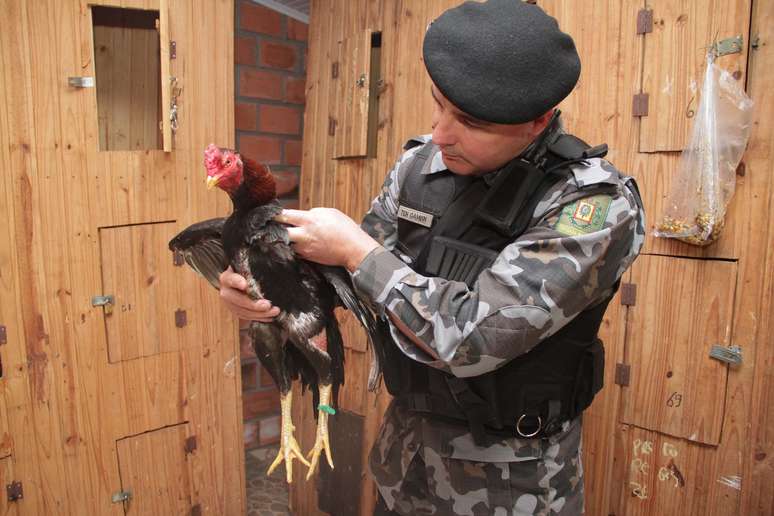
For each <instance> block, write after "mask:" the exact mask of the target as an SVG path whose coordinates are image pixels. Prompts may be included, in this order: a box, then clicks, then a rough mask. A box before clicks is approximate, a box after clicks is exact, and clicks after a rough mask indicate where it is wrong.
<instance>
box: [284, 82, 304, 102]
mask: <svg viewBox="0 0 774 516" xmlns="http://www.w3.org/2000/svg"><path fill="white" fill-rule="evenodd" d="M285 100H286V101H288V102H293V103H296V104H303V103H304V102H306V79H305V78H304V77H288V78H287V81H286V82H285Z"/></svg>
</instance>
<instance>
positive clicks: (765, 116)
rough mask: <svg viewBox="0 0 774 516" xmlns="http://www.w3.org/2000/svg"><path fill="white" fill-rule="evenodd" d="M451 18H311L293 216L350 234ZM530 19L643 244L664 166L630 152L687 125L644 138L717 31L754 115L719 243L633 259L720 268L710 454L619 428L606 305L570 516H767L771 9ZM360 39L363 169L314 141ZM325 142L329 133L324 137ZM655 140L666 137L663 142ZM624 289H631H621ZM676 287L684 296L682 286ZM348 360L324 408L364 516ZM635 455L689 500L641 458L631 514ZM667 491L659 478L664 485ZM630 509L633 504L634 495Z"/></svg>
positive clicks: (621, 11)
mask: <svg viewBox="0 0 774 516" xmlns="http://www.w3.org/2000/svg"><path fill="white" fill-rule="evenodd" d="M457 3H458V2H457V1H454V0H430V1H427V2H413V1H408V0H405V1H401V0H373V1H369V2H358V3H355V4H353V3H351V2H346V1H344V0H328V1H313V2H312V16H311V23H310V39H309V62H308V78H307V105H306V112H305V139H304V155H303V164H302V176H301V190H300V201H301V205H302V207H306V208H309V207H313V206H335V207H337V208H339V209H341V210H342V211H344V212H346V213H348V214H349V215H350V216H352V217H354V218H356V219H359V218H360V217H362V215H363V213H364V212H365V211H366V210H367V208H368V206H369V204H370V200H371V199H372V198H373V197H374V196H375V195H376V193H377V192H378V189H379V188H380V185H381V182H382V180H383V178H384V175H385V174H386V172H387V171H388V170H389V169H390V168H391V166H392V164H393V162H394V160H395V159H396V158H397V157H398V155H399V153H400V147H401V145H402V144H403V142H404V141H405V140H406V139H407V138H408V137H410V136H412V135H416V134H422V133H427V132H429V131H430V126H429V120H430V112H431V107H432V106H431V98H430V95H429V91H428V90H429V88H430V82H429V80H428V78H427V76H426V72H425V70H424V67H423V65H422V60H421V43H422V38H423V35H424V31H425V27H426V26H427V23H428V22H429V21H430V20H431V19H432V18H434V17H435V16H437V15H438V14H439V13H440V12H442V11H443V10H444V9H445V8H447V7H450V6H453V5H456V4H457ZM538 3H539V4H540V5H541V6H543V7H544V8H545V9H546V10H547V11H548V12H550V13H552V14H553V15H554V16H556V17H557V18H558V19H559V22H560V26H561V27H562V28H563V29H564V30H566V31H567V32H569V33H571V34H572V35H573V37H574V39H575V41H576V45H577V46H578V49H579V52H580V54H581V58H582V61H583V71H582V74H581V79H580V82H579V84H578V87H577V88H576V90H575V92H574V93H573V94H572V95H571V96H570V97H569V98H568V99H567V100H566V101H565V102H564V103H563V104H562V106H561V108H562V109H563V112H564V119H565V123H566V125H567V127H568V128H569V129H570V130H571V131H573V132H574V133H576V134H577V135H578V136H580V137H582V138H584V139H586V140H587V141H589V142H590V143H592V144H596V143H600V142H607V143H608V144H609V145H610V154H609V159H610V160H611V161H612V162H613V163H615V164H616V165H617V166H618V167H619V168H620V169H622V170H624V171H626V172H627V173H628V174H630V175H633V176H634V177H635V178H636V179H637V181H638V183H639V185H640V188H641V190H642V193H643V197H644V202H645V205H646V211H647V213H648V221H647V222H648V230H649V231H650V230H652V228H653V226H654V225H655V223H656V222H657V221H658V218H659V215H660V213H662V208H663V205H664V202H665V198H666V194H667V193H668V192H669V191H670V188H671V183H672V178H673V176H674V171H675V170H676V166H677V162H678V159H679V153H678V152H673V151H672V152H645V151H651V150H657V148H656V147H654V148H650V146H651V144H650V143H648V144H647V145H646V146H645V147H642V145H643V144H642V142H643V141H644V142H646V143H647V142H657V141H661V140H662V139H663V141H665V142H670V143H669V144H668V146H669V147H670V148H671V147H675V146H679V145H682V143H681V142H683V141H684V139H685V134H686V132H687V131H688V130H689V126H690V124H689V123H688V124H686V123H685V120H683V119H681V120H675V122H676V123H675V124H674V125H673V126H671V127H667V128H666V129H664V128H663V127H661V126H660V125H657V124H658V123H663V122H664V120H663V118H665V117H669V116H676V115H675V114H676V113H677V114H680V116H682V117H686V116H687V115H686V113H687V111H686V109H685V105H684V104H685V102H688V101H692V102H696V101H697V99H688V98H684V97H685V91H688V90H689V88H690V83H691V80H692V79H694V80H696V82H697V83H698V86H699V87H700V84H701V73H702V71H703V62H704V57H703V56H704V51H705V49H706V47H707V46H708V45H709V44H710V42H711V41H707V38H715V37H717V38H718V39H722V38H724V37H728V36H731V35H733V34H731V33H729V31H730V32H733V33H734V34H735V33H737V32H738V33H740V34H742V36H743V38H744V42H745V44H744V49H743V52H742V53H741V54H740V55H735V56H727V57H725V58H722V60H721V61H720V64H721V65H722V66H724V67H726V68H728V69H730V70H731V71H732V72H738V73H737V76H738V77H739V80H740V81H743V82H745V83H746V84H747V89H748V92H749V94H750V95H751V97H752V98H753V99H754V100H755V102H756V113H755V125H754V130H753V134H752V137H751V141H750V144H749V146H748V151H747V153H746V155H745V158H744V162H745V164H746V167H745V173H744V175H743V176H740V177H738V181H737V192H736V195H735V197H734V200H733V202H732V205H731V206H730V208H729V213H728V215H727V227H726V230H725V233H724V235H723V236H722V237H721V239H720V240H719V241H718V242H717V243H715V244H713V245H711V246H709V247H706V248H698V247H691V246H689V245H686V244H683V243H680V242H676V241H668V240H662V239H655V238H653V237H652V236H650V235H649V236H648V238H647V241H646V245H645V249H644V254H646V255H656V257H662V256H663V257H684V258H682V259H685V258H694V259H697V260H696V261H695V263H694V264H693V266H695V267H697V268H698V270H700V271H701V273H702V274H707V273H708V272H710V271H711V269H712V265H713V264H714V263H715V262H714V261H713V260H721V262H719V263H720V264H721V266H722V263H723V261H731V262H733V264H734V265H735V267H736V273H735V274H736V276H735V278H736V280H735V281H736V283H735V285H727V290H728V291H730V292H735V295H734V297H733V299H730V300H728V301H729V302H731V303H733V308H732V315H731V319H730V322H729V325H730V326H729V327H728V328H724V329H723V330H722V332H721V333H722V334H724V335H730V338H731V342H732V343H733V344H736V345H739V346H741V347H742V348H743V350H744V364H743V366H742V367H739V368H733V369H729V370H728V374H727V385H726V387H725V390H723V392H722V395H723V396H724V397H725V403H724V406H723V407H722V408H720V409H719V408H718V407H715V408H714V409H713V411H715V412H713V414H715V415H714V416H713V417H718V415H720V416H722V423H721V426H720V433H719V435H720V443H719V445H718V446H717V447H706V449H703V448H699V447H697V445H694V444H690V443H689V441H687V440H684V439H678V438H667V437H665V435H664V434H661V433H659V432H648V431H645V430H642V429H640V428H637V427H636V426H632V425H627V424H622V422H623V419H622V418H623V411H624V409H625V407H626V405H625V403H626V396H624V394H628V393H627V391H626V390H625V389H626V388H622V387H620V386H618V385H616V384H615V382H614V372H615V367H614V366H615V364H616V363H625V362H627V360H632V359H634V358H635V357H636V356H637V355H636V354H633V353H632V350H631V347H630V344H629V340H627V333H626V332H627V316H628V312H627V309H626V307H623V306H621V304H620V302H619V300H618V299H616V300H614V301H613V302H612V303H611V306H610V308H609V309H608V312H607V313H606V315H605V319H604V321H603V326H602V330H601V334H602V337H603V339H604V340H605V342H606V347H607V357H608V361H607V364H608V368H607V370H606V378H605V385H606V387H605V389H604V390H603V391H602V393H601V394H600V396H598V398H597V399H596V400H595V403H594V405H593V406H592V407H591V409H590V410H588V411H587V412H586V414H585V416H584V418H585V435H584V462H585V464H584V466H585V467H584V469H585V471H586V499H587V503H586V510H587V514H594V515H597V514H600V515H606V514H611V515H612V514H616V515H618V516H621V515H626V514H650V515H656V514H663V513H665V512H664V511H667V512H669V513H673V512H674V513H683V512H685V513H688V514H696V515H699V514H701V515H704V514H716V515H731V514H749V515H763V514H771V513H772V512H774V493H773V492H772V490H771V487H770V486H771V485H772V484H773V483H774V467H773V465H774V458H772V457H773V455H772V454H773V453H774V449H772V447H773V445H772V438H774V430H772V428H774V424H772V418H774V411H772V401H771V400H772V394H771V393H772V388H773V387H774V379H773V378H772V373H771V372H770V371H771V365H772V361H773V360H774V351H772V347H771V346H768V345H767V344H768V342H767V340H768V335H767V329H768V325H769V324H771V323H772V317H773V316H774V302H773V301H772V296H774V282H772V277H774V270H772V260H773V259H774V258H773V257H772V252H774V251H771V249H772V248H773V246H772V245H771V244H772V243H773V242H774V225H772V224H770V223H769V220H770V218H771V217H770V213H769V209H770V206H771V205H772V196H773V195H774V188H772V185H771V180H770V179H769V176H770V171H771V168H772V163H771V159H772V158H771V156H772V154H771V148H772V143H773V140H774V131H773V129H774V126H772V122H771V120H772V119H774V102H772V100H773V99H772V98H771V91H770V88H767V86H766V85H767V84H768V83H769V81H770V79H771V78H770V75H771V73H772V72H771V69H772V65H774V50H772V42H774V28H773V27H774V4H772V3H771V2H763V1H757V0H735V1H734V2H731V3H727V2H726V3H721V4H722V5H720V4H718V5H719V7H718V8H717V9H715V10H713V9H709V8H706V7H704V3H703V2H699V1H698V0H685V1H681V2H666V1H661V0H624V1H620V0H593V1H592V0H585V1H583V2H577V1H570V0H539V1H538ZM667 4H669V5H667ZM644 8H649V9H652V10H653V11H654V18H655V23H654V26H655V27H654V32H653V33H651V34H647V35H638V34H636V30H635V29H636V25H637V15H638V12H639V11H640V10H641V9H644ZM718 9H719V10H718ZM367 29H370V30H374V31H381V33H382V51H381V54H382V61H381V68H382V75H381V76H382V78H383V80H384V88H383V91H382V93H381V95H380V97H379V113H378V126H377V127H378V128H377V150H376V155H375V156H374V157H373V158H368V159H345V160H334V159H333V152H334V149H335V145H336V138H337V136H336V135H334V136H331V135H330V134H329V133H328V126H329V117H330V116H331V113H335V112H336V108H337V103H338V101H339V100H338V99H337V98H336V91H337V90H336V84H335V82H334V81H333V80H331V78H330V77H331V64H332V62H333V61H334V60H335V59H336V58H337V56H338V54H339V46H340V45H341V42H342V41H344V40H345V39H346V38H349V37H352V36H353V35H355V34H358V33H360V32H362V31H363V30H367ZM708 35H709V36H708ZM756 37H757V38H758V40H757V47H756V48H757V49H756V50H750V41H751V39H752V38H756ZM648 51H650V53H648ZM662 55H670V56H672V57H673V58H674V60H673V61H670V62H672V65H670V66H672V67H673V68H675V67H676V71H677V72H679V73H678V74H677V75H674V76H672V77H671V78H670V77H665V76H664V74H665V72H664V70H668V69H670V68H669V67H668V66H667V64H666V63H664V62H663V60H661V58H660V57H659V56H662ZM748 61H749V63H748ZM647 63H651V64H650V65H648V64H647ZM675 63H676V64H675ZM748 64H749V67H748ZM659 66H662V68H658V67H659ZM667 79H669V80H672V83H671V84H673V85H674V84H676V85H677V86H676V87H677V88H678V91H677V93H678V97H677V100H674V99H671V100H670V98H668V96H665V95H666V93H668V92H666V93H665V92H664V91H662V89H663V87H664V84H666V83H665V82H664V81H665V80H667ZM674 81H678V82H674ZM644 88H645V89H647V88H652V89H653V90H654V93H653V95H655V96H656V97H657V102H656V105H657V106H665V107H663V108H656V109H662V110H666V111H663V112H662V111H653V107H652V108H651V112H650V115H649V118H648V119H647V120H646V121H645V122H643V121H641V120H640V119H638V118H635V117H634V116H633V114H632V97H633V95H634V94H637V93H641V92H643V91H645V90H644ZM680 88H683V89H680ZM656 89H657V90H658V91H655V90H656ZM684 90H685V91H684ZM670 102H671V103H670ZM341 129H342V128H341V127H340V126H339V127H337V133H336V134H337V135H338V134H340V133H339V132H338V131H339V130H341ZM666 132H668V133H669V134H664V133H666ZM678 148H679V147H678ZM675 259H680V258H675ZM705 262H706V263H705ZM627 278H631V274H630V273H629V274H627ZM667 280H668V281H667ZM667 280H665V281H667V283H666V286H662V287H661V288H668V287H669V285H670V284H671V283H669V282H671V281H674V282H680V281H690V280H691V279H690V278H687V277H686V278H683V277H670V278H668V279H667ZM638 281H642V282H644V281H647V280H646V278H643V279H642V280H638ZM653 281H655V280H653ZM686 287H687V288H688V291H690V287H691V285H686ZM641 308H642V309H643V310H645V312H646V314H647V315H648V316H649V317H660V316H662V315H661V314H663V313H665V312H663V311H664V310H666V309H667V307H664V306H660V305H659V304H655V305H653V306H645V307H641ZM659 311H662V312H661V313H660V312H659ZM345 319H346V318H345ZM345 332H346V333H345V337H347V338H348V339H349V340H351V339H353V338H355V339H361V340H362V339H363V336H362V333H361V332H360V331H359V330H358V329H357V328H353V327H351V326H350V324H349V323H347V328H346V330H345ZM632 342H633V341H632ZM709 344H711V343H698V345H697V347H698V348H700V349H701V351H698V353H700V354H701V355H700V357H701V358H696V359H697V360H699V359H702V360H707V358H706V355H705V353H706V352H707V351H708V349H709ZM362 348H363V345H362V342H358V343H353V344H349V345H348V349H347V354H346V359H347V365H346V368H347V369H346V371H347V383H346V385H345V387H344V388H343V390H342V393H341V396H340V404H341V407H342V408H343V409H344V410H349V411H352V412H355V413H357V414H361V415H364V416H365V425H364V430H363V436H362V438H363V441H364V443H365V446H364V447H363V450H364V452H363V470H364V484H363V486H362V493H363V494H362V495H361V498H360V514H362V515H364V516H365V515H368V514H371V512H370V511H371V507H372V504H373V502H374V489H373V486H372V484H371V482H370V479H369V476H368V474H367V473H365V471H366V467H365V464H366V458H367V454H368V450H369V449H370V446H371V444H372V442H373V440H374V438H375V436H376V431H377V429H378V426H379V424H380V418H381V414H382V413H383V411H384V408H385V407H386V405H387V404H388V402H389V396H388V395H387V394H386V393H385V392H383V391H380V392H378V393H376V394H375V393H369V392H365V390H364V384H365V376H366V374H367V355H366V354H364V353H362V351H359V350H362ZM715 387H716V386H713V387H712V388H713V389H714V388H715ZM298 395H299V396H297V397H296V399H297V400H299V402H298V403H296V405H295V407H294V416H295V420H296V426H297V428H299V429H300V430H299V431H300V434H301V435H300V442H301V445H302V448H304V449H306V448H309V447H310V446H311V444H312V443H313V441H314V426H315V425H314V422H313V419H312V418H313V415H312V410H311V407H310V405H311V404H310V402H309V398H308V396H307V397H304V398H301V397H300V393H298ZM707 395H709V392H703V391H700V392H699V393H697V396H698V397H699V398H701V397H702V396H707ZM714 401H717V400H714ZM718 410H720V412H717V411H718ZM716 435H717V432H716ZM638 439H639V441H640V447H639V448H636V449H634V448H632V443H634V442H636V441H637V440H638ZM645 441H648V442H649V443H650V444H648V445H647V447H646V449H648V450H650V449H651V447H652V446H662V448H663V443H662V441H663V442H666V443H667V444H668V445H669V446H672V442H673V441H674V442H675V443H677V444H675V445H674V446H675V449H674V450H673V449H672V448H670V447H669V446H667V447H666V448H665V449H668V450H667V451H668V452H669V453H675V454H677V453H679V454H680V457H681V459H680V460H681V461H683V462H680V469H681V470H682V474H683V475H685V476H686V478H685V480H686V481H687V482H688V484H687V485H689V486H691V489H690V492H689V490H688V489H682V490H681V489H680V488H677V489H676V490H675V491H674V493H672V494H669V493H667V492H666V491H665V489H666V487H664V486H667V485H669V486H670V487H671V483H669V482H666V481H665V480H661V479H658V478H655V477H657V474H658V473H659V468H660V467H662V466H663V467H667V466H669V465H668V464H667V463H664V464H662V463H661V462H659V461H663V460H664V458H663V457H667V456H663V457H662V455H658V457H656V456H655V455H654V457H653V458H654V461H655V462H654V463H653V464H652V465H651V468H652V470H648V471H649V474H650V475H651V478H655V482H656V483H659V482H661V484H662V485H659V486H655V485H654V486H650V488H651V492H657V494H658V496H659V498H658V500H653V499H651V500H647V499H646V498H641V497H639V496H638V494H637V493H634V492H633V487H632V486H631V485H630V480H631V479H632V478H634V477H632V475H633V474H634V468H633V466H632V465H633V464H635V463H634V461H635V459H637V458H640V462H639V463H636V464H639V465H640V466H641V465H642V455H641V454H642V453H643V446H642V443H643V442H645ZM659 453H663V450H659ZM667 458H673V456H671V455H670V456H668V457H667ZM683 459H684V460H683ZM334 461H335V455H334ZM669 467H671V466H669ZM646 469H647V468H646ZM670 471H672V470H671V469H669V470H668V472H670ZM662 473H663V471H662ZM670 474H671V473H670ZM737 476H738V477H740V478H741V481H740V482H739V484H736V477H737ZM296 479H297V480H296V483H294V484H293V486H292V490H291V505H292V507H293V511H294V513H295V514H304V515H306V514H319V511H317V494H316V493H315V492H314V490H313V489H309V488H308V486H307V484H306V483H304V481H303V477H302V476H301V472H299V473H298V475H297V477H296ZM667 479H673V477H669V476H668V475H667ZM658 489H661V491H658ZM638 493H639V494H642V492H641V491H638ZM662 493H666V494H662ZM654 496H655V495H654ZM697 498H701V500H697Z"/></svg>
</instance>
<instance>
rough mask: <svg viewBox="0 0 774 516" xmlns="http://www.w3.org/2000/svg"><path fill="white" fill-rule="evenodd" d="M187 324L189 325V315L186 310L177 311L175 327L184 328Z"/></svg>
mask: <svg viewBox="0 0 774 516" xmlns="http://www.w3.org/2000/svg"><path fill="white" fill-rule="evenodd" d="M186 324H188V315H187V314H186V313H185V310H176V311H175V326H177V327H178V328H182V327H184V326H185V325H186Z"/></svg>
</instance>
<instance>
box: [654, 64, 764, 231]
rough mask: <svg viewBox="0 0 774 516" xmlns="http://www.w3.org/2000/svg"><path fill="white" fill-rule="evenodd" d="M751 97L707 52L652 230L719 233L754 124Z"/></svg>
mask: <svg viewBox="0 0 774 516" xmlns="http://www.w3.org/2000/svg"><path fill="white" fill-rule="evenodd" d="M752 107H753V101H752V100H751V99H750V98H749V97H748V96H747V94H746V93H745V92H744V88H743V85H742V84H740V81H737V80H736V79H734V77H733V76H732V75H731V74H730V73H729V72H728V71H727V70H724V69H722V68H720V67H719V66H717V65H716V64H715V62H714V55H713V54H712V53H710V54H709V55H708V56H707V69H706V72H705V74H704V84H703V85H702V89H701V99H700V101H699V109H698V113H697V116H696V120H695V122H694V126H693V133H692V134H691V139H690V142H689V144H688V147H686V149H685V150H683V152H682V155H681V156H680V165H679V168H678V170H677V174H676V176H675V179H674V183H673V186H672V191H671V192H670V195H669V197H668V199H667V204H666V208H665V213H664V216H663V218H662V219H661V222H660V223H659V224H658V225H657V226H656V231H655V235H656V236H657V237H664V238H677V239H680V240H682V241H684V242H688V243H689V244H694V245H701V246H704V245H708V244H710V243H712V242H714V241H715V240H717V239H718V237H719V236H720V234H721V232H722V230H723V225H724V217H725V214H726V208H727V207H728V203H729V202H730V201H731V196H733V195H734V187H735V186H736V168H737V166H739V161H740V160H741V159H742V154H743V153H744V150H745V147H746V146H747V139H748V137H749V135H750V127H751V125H752Z"/></svg>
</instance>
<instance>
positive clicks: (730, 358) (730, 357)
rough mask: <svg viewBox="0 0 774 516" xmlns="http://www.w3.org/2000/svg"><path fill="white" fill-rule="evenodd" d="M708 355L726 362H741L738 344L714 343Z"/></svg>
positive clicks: (736, 363) (735, 363) (740, 349)
mask: <svg viewBox="0 0 774 516" xmlns="http://www.w3.org/2000/svg"><path fill="white" fill-rule="evenodd" d="M709 356H710V357H711V358H714V359H716V360H720V361H721V362H725V363H727V364H731V365H739V364H741V363H742V348H740V347H739V346H720V345H717V344H716V345H714V346H712V349H711V350H710V354H709Z"/></svg>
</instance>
